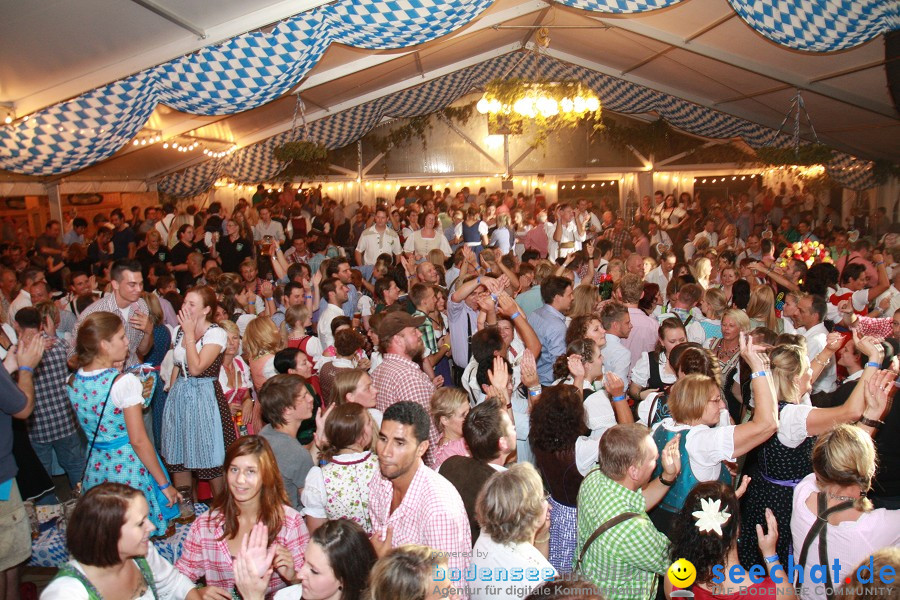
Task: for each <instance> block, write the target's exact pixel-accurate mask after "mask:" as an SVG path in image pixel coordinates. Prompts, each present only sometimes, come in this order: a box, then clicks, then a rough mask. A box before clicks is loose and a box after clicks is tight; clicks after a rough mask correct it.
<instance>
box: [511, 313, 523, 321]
mask: <svg viewBox="0 0 900 600" xmlns="http://www.w3.org/2000/svg"><path fill="white" fill-rule="evenodd" d="M520 316H522V313H520V312H519V311H516V312H514V313H513V314H511V315H510V316H509V320H510V321H515V320H516V317H520Z"/></svg>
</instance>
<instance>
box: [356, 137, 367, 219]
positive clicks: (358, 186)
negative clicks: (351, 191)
mask: <svg viewBox="0 0 900 600" xmlns="http://www.w3.org/2000/svg"><path fill="white" fill-rule="evenodd" d="M356 166H357V173H356V202H357V203H358V204H359V205H360V206H362V189H363V175H364V174H365V173H364V172H363V164H362V139H358V140H356Z"/></svg>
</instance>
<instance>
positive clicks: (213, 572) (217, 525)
mask: <svg viewBox="0 0 900 600" xmlns="http://www.w3.org/2000/svg"><path fill="white" fill-rule="evenodd" d="M219 514H220V513H219V512H218V511H216V512H215V513H213V511H209V512H207V513H204V514H202V515H200V516H199V517H197V520H196V521H194V523H193V524H192V525H191V530H190V532H189V533H188V535H187V537H186V538H185V540H184V546H183V548H182V551H181V557H180V558H179V559H178V561H177V562H176V563H175V568H176V569H178V570H179V571H181V572H182V573H184V575H185V576H187V577H188V579H190V580H191V581H197V580H198V579H200V578H201V577H205V578H206V585H208V586H216V587H220V588H222V589H224V590H225V591H226V592H231V590H232V589H234V571H233V570H232V566H231V565H232V558H231V552H230V551H229V550H228V544H227V543H226V541H225V540H224V539H222V540H220V539H219V538H221V537H222V535H223V531H224V524H223V522H222V521H221V520H220V519H218V518H215V517H218V515H219ZM308 542H309V531H308V530H307V529H306V524H305V523H304V522H303V517H302V516H300V513H298V512H297V511H296V510H294V509H293V508H291V507H290V506H285V507H284V522H283V523H282V525H281V531H280V532H279V533H278V537H276V538H275V543H276V544H280V545H281V546H283V547H285V548H287V549H288V550H289V551H290V553H291V556H293V557H294V571H296V573H297V574H299V573H300V567H302V566H303V557H304V555H305V554H306V544H307V543H308ZM287 585H288V584H287V582H285V581H284V580H283V579H282V578H281V576H280V575H279V574H278V572H277V571H276V572H274V573H272V578H271V579H270V580H269V587H268V588H267V589H266V598H269V597H271V596H272V595H273V594H274V593H275V592H277V591H278V590H280V589H281V588H283V587H287Z"/></svg>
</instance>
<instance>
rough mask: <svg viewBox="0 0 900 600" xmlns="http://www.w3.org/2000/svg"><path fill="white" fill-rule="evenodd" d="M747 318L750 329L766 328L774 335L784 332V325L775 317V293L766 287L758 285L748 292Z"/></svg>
mask: <svg viewBox="0 0 900 600" xmlns="http://www.w3.org/2000/svg"><path fill="white" fill-rule="evenodd" d="M747 316H748V317H750V329H756V328H757V327H766V328H768V329H771V330H772V331H774V332H775V333H782V332H783V331H784V323H783V322H782V320H781V319H779V318H778V317H777V316H776V315H775V292H774V291H772V288H771V287H769V286H768V285H758V286H756V287H755V288H753V289H752V290H750V302H749V303H747Z"/></svg>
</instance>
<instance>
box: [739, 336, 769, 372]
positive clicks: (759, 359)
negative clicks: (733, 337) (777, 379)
mask: <svg viewBox="0 0 900 600" xmlns="http://www.w3.org/2000/svg"><path fill="white" fill-rule="evenodd" d="M739 342H740V348H741V357H742V358H743V359H744V360H745V361H747V364H748V365H749V366H750V369H751V370H752V371H765V370H766V368H767V367H768V366H769V360H768V357H767V356H766V355H765V353H764V352H765V348H764V347H763V346H756V345H754V344H753V340H752V339H751V337H750V334H748V333H744V332H741V336H740V340H739Z"/></svg>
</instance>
